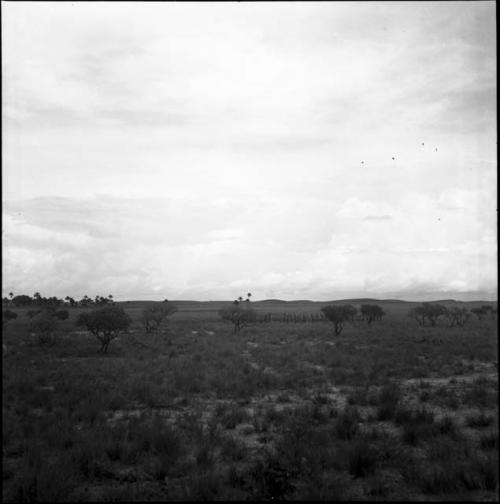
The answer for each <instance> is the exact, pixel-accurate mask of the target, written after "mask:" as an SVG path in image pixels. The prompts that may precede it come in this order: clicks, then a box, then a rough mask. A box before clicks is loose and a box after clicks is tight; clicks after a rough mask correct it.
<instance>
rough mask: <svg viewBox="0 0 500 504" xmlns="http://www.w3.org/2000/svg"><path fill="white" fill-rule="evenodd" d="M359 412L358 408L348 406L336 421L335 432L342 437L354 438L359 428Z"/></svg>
mask: <svg viewBox="0 0 500 504" xmlns="http://www.w3.org/2000/svg"><path fill="white" fill-rule="evenodd" d="M359 420H360V417H359V412H358V410H357V409H356V408H346V409H345V410H344V411H343V412H342V413H340V414H339V416H338V417H337V420H336V422H335V432H336V434H337V436H338V437H339V438H340V439H353V438H354V437H355V436H356V434H357V433H358V430H359V425H358V423H359Z"/></svg>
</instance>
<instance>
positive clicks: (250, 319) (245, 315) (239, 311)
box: [218, 293, 257, 333]
mask: <svg viewBox="0 0 500 504" xmlns="http://www.w3.org/2000/svg"><path fill="white" fill-rule="evenodd" d="M250 296H251V294H250V293H248V295H247V299H246V300H245V301H243V298H242V297H241V296H240V297H239V298H238V299H236V300H234V301H233V304H232V305H231V306H230V307H228V308H222V309H220V310H219V312H218V313H219V316H220V317H221V318H222V319H223V320H227V321H229V322H231V323H232V324H233V325H234V332H235V333H238V332H239V331H240V329H242V328H243V327H245V326H247V325H249V324H253V323H255V322H256V321H257V314H256V313H255V311H254V310H253V309H252V308H250Z"/></svg>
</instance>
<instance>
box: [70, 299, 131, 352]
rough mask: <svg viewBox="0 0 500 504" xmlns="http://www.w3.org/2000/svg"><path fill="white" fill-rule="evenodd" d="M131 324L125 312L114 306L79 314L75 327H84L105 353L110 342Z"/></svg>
mask: <svg viewBox="0 0 500 504" xmlns="http://www.w3.org/2000/svg"><path fill="white" fill-rule="evenodd" d="M131 323H132V319H131V318H130V317H129V315H127V313H125V310H124V309H123V308H121V307H117V306H114V305H113V306H106V307H104V308H100V309H98V310H92V311H91V312H87V313H81V314H80V315H79V316H78V318H77V319H76V325H77V326H79V327H85V328H86V329H87V330H88V331H90V332H91V333H92V334H93V335H94V336H95V337H96V338H97V339H98V340H99V341H100V342H101V349H100V352H102V353H107V351H108V347H109V344H110V343H111V341H112V340H113V339H115V338H116V337H117V336H118V334H119V333H120V331H124V330H126V329H127V328H128V327H129V326H130V324H131Z"/></svg>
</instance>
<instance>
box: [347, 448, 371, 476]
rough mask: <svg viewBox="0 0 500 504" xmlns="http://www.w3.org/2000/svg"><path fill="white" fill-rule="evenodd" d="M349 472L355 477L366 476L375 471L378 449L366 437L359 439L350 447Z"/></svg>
mask: <svg viewBox="0 0 500 504" xmlns="http://www.w3.org/2000/svg"><path fill="white" fill-rule="evenodd" d="M348 462H349V472H350V473H351V474H352V475H353V476H354V477H355V478H364V477H365V476H368V475H369V474H372V473H374V472H375V469H376V467H377V463H378V455H377V450H376V449H375V448H374V447H373V446H372V445H370V443H369V442H368V441H367V440H366V439H358V440H356V441H355V442H354V443H353V444H352V445H350V446H349V449H348Z"/></svg>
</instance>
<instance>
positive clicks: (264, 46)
mask: <svg viewBox="0 0 500 504" xmlns="http://www.w3.org/2000/svg"><path fill="white" fill-rule="evenodd" d="M3 7H4V8H3V9H2V13H3V14H4V18H3V22H4V24H3V28H5V29H4V30H3V37H4V40H3V42H4V44H3V46H4V47H5V51H4V52H3V61H2V64H3V70H4V83H5V86H4V97H3V105H4V107H3V113H4V119H5V122H4V131H3V147H4V151H3V154H4V172H3V174H4V178H3V182H4V251H5V260H4V266H3V268H4V273H5V278H6V279H7V283H6V284H5V285H6V286H8V287H7V288H8V289H14V290H18V289H19V288H22V289H31V286H32V285H33V283H37V285H39V287H38V289H39V290H44V289H47V291H51V292H54V290H55V289H62V290H67V291H74V292H76V293H80V294H83V293H87V294H88V293H89V292H90V291H96V290H99V291H102V290H108V289H110V290H113V291H114V292H113V294H115V295H117V296H123V297H137V296H153V297H160V298H161V297H169V298H171V297H173V296H177V295H182V296H187V297H194V298H197V297H199V296H204V297H211V298H214V297H221V298H226V299H231V298H233V297H234V295H235V294H234V292H233V290H239V289H242V288H243V287H244V286H245V285H247V284H249V285H248V289H250V290H251V291H252V292H253V291H254V290H255V289H257V290H258V291H261V292H265V293H268V294H269V295H271V293H272V295H273V296H279V297H290V296H291V297H293V296H299V295H300V296H301V297H312V298H316V297H318V296H326V297H325V299H327V298H332V297H335V293H343V294H346V293H349V292H351V293H354V292H356V293H360V294H361V293H363V292H365V291H371V292H400V291H401V292H410V291H411V289H412V288H415V289H417V290H419V289H420V290H421V291H422V292H423V289H427V292H431V291H439V292H441V291H440V290H439V289H454V291H457V290H460V289H467V288H470V289H476V290H477V291H481V289H483V288H484V289H490V291H491V289H492V288H493V287H492V280H491V278H493V277H494V275H493V273H494V272H496V263H495V257H496V256H495V254H496V248H497V247H496V218H497V217H496V192H495V187H496V144H495V143H494V142H495V140H496V134H495V133H496V125H495V121H496V115H495V112H494V111H495V110H496V109H495V108H494V105H495V104H496V97H495V93H494V90H495V86H496V80H495V79H496V74H495V64H494V63H495V46H494V45H493V42H494V41H495V26H494V17H493V15H492V14H493V12H494V6H493V4H488V3H487V2H479V3H478V2H475V3H473V2H470V3H460V4H459V3H454V2H445V3H442V2H441V3H440V2H437V3H435V4H432V5H431V4H429V5H427V4H425V5H420V4H418V3H414V4H411V5H410V4H405V5H399V4H396V3H389V4H385V3H373V4H363V3H360V4H356V3H353V4H349V3H339V4H336V3H332V4H329V3H312V4H307V3H281V4H279V3H278V4H273V5H271V4H269V5H266V4H251V5H250V4H239V3H236V4H220V5H219V4H217V5H215V4H214V5H211V6H208V7H205V6H202V5H196V6H194V5H189V4H183V5H180V4H179V5H178V4H175V3H172V4H154V3H153V4H139V3H129V4H126V5H125V4H123V5H120V6H118V7H117V6H115V5H114V4H109V3H104V4H99V5H98V4H93V3H89V4H87V3H85V2H83V3H78V2H76V3H74V5H73V4H71V3H66V4H50V5H49V4H47V5H43V6H41V5H40V6H38V5H30V7H29V8H27V7H26V6H24V5H23V4H22V3H21V4H15V3H9V4H6V5H5V6H3ZM20 34H23V36H20ZM494 137H495V138H494ZM422 142H425V145H422ZM436 148H438V150H437V151H436V150H435V149H436ZM392 158H394V159H392ZM61 272H64V280H60V275H61ZM467 286H469V287H467ZM245 288H246V287H245ZM405 289H409V290H405ZM65 295H66V294H65ZM75 295H76V294H75ZM266 295H267V294H266Z"/></svg>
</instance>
